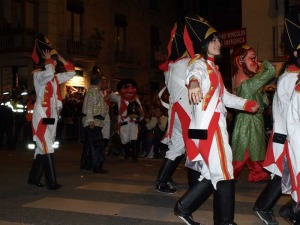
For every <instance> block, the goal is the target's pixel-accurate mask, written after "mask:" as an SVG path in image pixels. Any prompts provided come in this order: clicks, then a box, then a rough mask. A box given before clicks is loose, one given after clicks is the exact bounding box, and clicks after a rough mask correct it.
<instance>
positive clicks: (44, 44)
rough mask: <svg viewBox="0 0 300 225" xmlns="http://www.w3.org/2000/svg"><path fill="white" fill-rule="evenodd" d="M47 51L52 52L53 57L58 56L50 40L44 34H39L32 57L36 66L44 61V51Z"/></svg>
mask: <svg viewBox="0 0 300 225" xmlns="http://www.w3.org/2000/svg"><path fill="white" fill-rule="evenodd" d="M46 49H48V50H50V53H51V55H55V54H57V51H56V50H55V49H54V48H53V46H52V44H51V43H50V41H49V40H48V38H47V37H46V36H45V35H44V34H41V33H38V34H37V35H36V38H35V43H34V48H33V52H32V55H31V57H32V59H33V61H34V62H35V63H36V64H38V63H40V61H43V60H44V58H43V56H42V55H43V52H42V51H45V50H46Z"/></svg>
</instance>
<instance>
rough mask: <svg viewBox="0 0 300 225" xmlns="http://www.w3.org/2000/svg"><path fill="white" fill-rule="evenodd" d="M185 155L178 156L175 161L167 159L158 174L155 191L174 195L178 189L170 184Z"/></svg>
mask: <svg viewBox="0 0 300 225" xmlns="http://www.w3.org/2000/svg"><path fill="white" fill-rule="evenodd" d="M183 156H184V155H180V156H177V157H176V158H175V159H174V160H171V159H167V158H166V159H165V160H164V163H163V164H162V166H161V167H160V170H159V172H158V176H157V180H156V187H155V190H156V191H158V192H161V193H166V194H174V193H175V192H176V188H174V187H173V186H172V184H171V183H170V182H169V181H170V180H171V178H172V175H173V174H174V172H175V170H176V168H177V166H178V164H179V163H180V161H181V160H182V158H183Z"/></svg>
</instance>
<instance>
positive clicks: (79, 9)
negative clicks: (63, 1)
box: [67, 0, 84, 41]
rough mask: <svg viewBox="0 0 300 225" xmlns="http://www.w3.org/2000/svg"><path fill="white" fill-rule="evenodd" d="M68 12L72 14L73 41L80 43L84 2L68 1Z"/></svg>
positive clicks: (71, 29) (78, 0)
mask: <svg viewBox="0 0 300 225" xmlns="http://www.w3.org/2000/svg"><path fill="white" fill-rule="evenodd" d="M67 10H68V11H69V13H70V33H71V36H72V40H74V41H80V35H81V32H82V13H83V12H84V5H83V0H68V1H67Z"/></svg>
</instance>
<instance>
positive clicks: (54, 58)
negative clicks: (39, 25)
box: [28, 34, 75, 190]
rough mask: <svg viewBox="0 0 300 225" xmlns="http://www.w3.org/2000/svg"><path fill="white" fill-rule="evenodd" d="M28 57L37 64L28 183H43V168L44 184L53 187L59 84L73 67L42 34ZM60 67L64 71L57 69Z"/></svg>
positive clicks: (68, 77) (68, 75) (34, 73)
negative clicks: (32, 152) (32, 154)
mask: <svg viewBox="0 0 300 225" xmlns="http://www.w3.org/2000/svg"><path fill="white" fill-rule="evenodd" d="M32 58H33V60H34V62H35V63H36V64H38V65H39V67H40V68H39V69H37V70H34V71H33V80H34V87H35V92H36V102H35V105H34V109H33V116H32V127H33V140H34V141H35V143H36V148H35V154H34V161H33V164H32V168H31V171H30V174H29V178H28V183H29V184H33V185H37V186H43V185H42V184H41V182H40V180H41V177H42V175H43V171H45V178H46V183H47V188H48V189H50V190H56V189H58V188H59V187H60V186H61V185H59V184H57V182H56V173H55V168H54V147H53V143H54V141H55V135H56V127H57V121H58V119H59V114H60V111H61V110H62V106H63V105H62V98H61V90H60V84H62V83H64V82H66V81H68V80H69V79H71V78H72V77H73V76H74V75H75V69H74V66H73V65H72V64H71V63H69V62H67V61H66V60H65V59H64V58H63V57H62V56H61V55H59V54H58V53H57V52H56V50H55V49H53V48H52V46H51V44H50V42H49V40H48V39H47V38H45V37H44V35H42V34H39V35H38V36H37V39H36V43H35V47H34V51H33V54H32ZM61 64H63V66H62V65H61ZM62 68H64V70H65V71H60V70H61V69H62Z"/></svg>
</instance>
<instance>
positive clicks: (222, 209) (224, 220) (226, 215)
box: [214, 180, 236, 225]
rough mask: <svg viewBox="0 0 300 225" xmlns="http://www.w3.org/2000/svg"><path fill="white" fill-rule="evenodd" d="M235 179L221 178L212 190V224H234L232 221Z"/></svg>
mask: <svg viewBox="0 0 300 225" xmlns="http://www.w3.org/2000/svg"><path fill="white" fill-rule="evenodd" d="M234 204H235V180H222V181H219V182H218V183H217V190H215V192H214V225H236V223H235V222H233V221H234Z"/></svg>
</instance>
